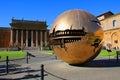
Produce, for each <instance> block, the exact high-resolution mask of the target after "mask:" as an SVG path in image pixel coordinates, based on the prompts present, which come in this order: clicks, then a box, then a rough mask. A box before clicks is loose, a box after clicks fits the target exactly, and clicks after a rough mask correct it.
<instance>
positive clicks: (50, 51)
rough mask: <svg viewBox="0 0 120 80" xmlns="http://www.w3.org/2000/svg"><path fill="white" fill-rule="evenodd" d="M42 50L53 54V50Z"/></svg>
mask: <svg viewBox="0 0 120 80" xmlns="http://www.w3.org/2000/svg"><path fill="white" fill-rule="evenodd" d="M41 52H45V53H47V54H53V52H54V51H53V50H42V51H41Z"/></svg>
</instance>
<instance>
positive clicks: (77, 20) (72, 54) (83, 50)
mask: <svg viewBox="0 0 120 80" xmlns="http://www.w3.org/2000/svg"><path fill="white" fill-rule="evenodd" d="M98 23H99V21H98V19H97V18H96V17H94V16H93V15H92V14H90V13H88V12H86V11H83V10H69V11H66V12H64V13H63V14H61V15H60V16H58V17H57V19H56V20H55V21H54V23H53V24H52V26H51V29H50V34H51V33H54V32H56V31H62V30H79V29H83V27H84V28H85V31H86V32H87V34H86V35H85V36H82V37H81V40H78V41H74V42H68V43H64V47H61V45H52V48H53V50H54V53H55V54H56V55H57V56H58V57H59V58H60V59H62V60H63V61H65V62H67V63H69V64H83V63H86V62H87V61H90V60H92V59H94V58H95V57H96V56H97V55H98V54H99V52H100V50H101V47H102V45H101V44H100V43H99V44H98V46H97V47H95V46H93V44H95V40H96V37H97V39H99V40H102V38H103V31H102V29H101V27H100V25H98ZM50 38H51V37H50ZM51 40H52V38H51ZM52 44H54V42H52Z"/></svg>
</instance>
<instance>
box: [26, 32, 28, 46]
mask: <svg viewBox="0 0 120 80" xmlns="http://www.w3.org/2000/svg"><path fill="white" fill-rule="evenodd" d="M26 47H28V31H27V30H26Z"/></svg>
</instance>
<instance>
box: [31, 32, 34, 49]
mask: <svg viewBox="0 0 120 80" xmlns="http://www.w3.org/2000/svg"><path fill="white" fill-rule="evenodd" d="M31 46H32V47H33V46H34V45H33V31H31Z"/></svg>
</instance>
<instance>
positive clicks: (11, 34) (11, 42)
mask: <svg viewBox="0 0 120 80" xmlns="http://www.w3.org/2000/svg"><path fill="white" fill-rule="evenodd" d="M10 45H11V46H13V29H11V33H10Z"/></svg>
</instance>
